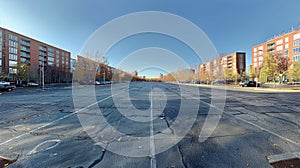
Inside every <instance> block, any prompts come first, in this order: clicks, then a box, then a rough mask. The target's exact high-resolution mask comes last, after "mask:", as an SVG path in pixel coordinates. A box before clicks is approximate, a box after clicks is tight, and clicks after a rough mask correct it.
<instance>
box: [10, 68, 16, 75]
mask: <svg viewBox="0 0 300 168" xmlns="http://www.w3.org/2000/svg"><path fill="white" fill-rule="evenodd" d="M9 73H11V74H16V73H17V69H16V68H9Z"/></svg>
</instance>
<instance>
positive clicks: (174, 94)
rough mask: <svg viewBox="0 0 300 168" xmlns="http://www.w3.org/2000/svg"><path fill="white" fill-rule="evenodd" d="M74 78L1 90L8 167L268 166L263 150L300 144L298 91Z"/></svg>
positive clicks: (0, 136) (1, 143) (0, 142)
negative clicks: (70, 83)
mask: <svg viewBox="0 0 300 168" xmlns="http://www.w3.org/2000/svg"><path fill="white" fill-rule="evenodd" d="M75 87H76V89H74V90H73V91H72V87H53V88H49V89H46V90H42V89H40V88H20V89H19V88H17V89H16V90H15V91H13V92H9V93H8V92H4V93H3V94H2V95H0V104H1V106H0V114H1V115H0V154H1V156H4V157H8V158H12V159H13V158H17V157H18V160H17V161H16V162H15V163H13V164H11V165H9V167H12V168H14V167H34V168H35V167H36V168H38V167H72V168H77V167H101V168H106V167H130V168H131V167H137V168H139V167H162V168H163V167H170V168H171V167H189V168H191V167H195V168H196V167H197V168H199V167H239V168H240V167H271V166H270V164H269V162H268V156H272V155H277V154H284V153H292V152H300V128H299V126H300V104H299V100H300V94H299V93H297V92H288V93H285V92H280V93H275V92H267V91H255V90H249V89H248V90H246V91H245V90H244V88H236V89H230V90H224V89H218V88H215V89H211V88H208V87H196V86H187V85H186V86H182V85H176V84H168V83H160V82H153V83H151V82H132V83H130V84H113V85H101V86H74V88H75ZM213 94H215V95H213ZM223 102H224V103H225V104H222V103H223ZM211 109H215V110H212V111H210V110H211ZM208 118H211V119H212V120H211V121H209V120H206V119H208ZM208 122H209V123H208ZM215 122H216V124H217V125H214V123H215ZM204 127H205V129H203V128H204ZM210 132H211V134H210ZM199 135H204V139H203V137H201V136H200V138H199ZM205 135H208V137H207V138H205ZM201 138H202V139H201Z"/></svg>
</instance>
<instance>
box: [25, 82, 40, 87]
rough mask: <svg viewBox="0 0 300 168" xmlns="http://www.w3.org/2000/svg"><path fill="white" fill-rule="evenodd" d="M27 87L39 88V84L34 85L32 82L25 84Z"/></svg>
mask: <svg viewBox="0 0 300 168" xmlns="http://www.w3.org/2000/svg"><path fill="white" fill-rule="evenodd" d="M27 86H28V87H37V86H39V84H37V83H34V82H29V83H27Z"/></svg>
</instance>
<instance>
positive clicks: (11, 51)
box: [9, 47, 18, 54]
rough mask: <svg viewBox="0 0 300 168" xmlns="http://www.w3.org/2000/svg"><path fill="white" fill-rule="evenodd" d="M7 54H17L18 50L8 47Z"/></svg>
mask: <svg viewBox="0 0 300 168" xmlns="http://www.w3.org/2000/svg"><path fill="white" fill-rule="evenodd" d="M9 52H10V53H13V54H18V50H17V49H16V48H12V47H9Z"/></svg>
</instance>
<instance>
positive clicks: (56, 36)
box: [0, 0, 300, 77]
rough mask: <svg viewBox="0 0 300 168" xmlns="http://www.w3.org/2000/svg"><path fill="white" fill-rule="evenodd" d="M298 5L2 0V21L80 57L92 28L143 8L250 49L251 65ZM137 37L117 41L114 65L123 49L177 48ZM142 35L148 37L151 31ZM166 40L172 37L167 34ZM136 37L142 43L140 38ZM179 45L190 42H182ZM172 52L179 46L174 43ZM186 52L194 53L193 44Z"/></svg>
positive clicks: (222, 43)
mask: <svg viewBox="0 0 300 168" xmlns="http://www.w3.org/2000/svg"><path fill="white" fill-rule="evenodd" d="M299 5H300V1H298V0H275V1H271V0H265V1H261V0H252V1H240V0H210V1H208V0H207V1H196V0H194V1H186V0H185V1H184V0H181V1H179V0H164V1H161V0H151V1H150V0H149V1H142V0H119V1H116V0H111V1H104V0H103V1H102V0H98V1H96V0H85V1H79V0H78V1H77V0H43V1H38V0H26V1H23V0H6V1H4V0H3V1H1V7H0V8H1V10H0V26H1V27H4V28H8V29H11V30H14V31H16V32H19V33H21V34H24V35H27V36H30V37H33V38H35V39H38V40H40V41H44V42H46V43H49V44H52V45H54V46H58V47H61V48H63V49H66V50H69V51H71V53H72V56H75V55H76V54H78V53H80V51H81V49H82V47H83V45H84V44H85V42H86V41H87V40H88V38H89V37H90V35H91V34H92V33H93V32H95V31H96V30H97V29H98V28H99V27H101V26H102V25H104V24H105V23H107V22H109V21H111V20H112V19H114V18H117V17H120V16H122V15H126V14H129V13H133V12H141V11H162V12H169V13H172V14H176V15H179V16H181V17H183V18H186V19H188V20H189V21H191V22H193V23H194V24H196V25H197V26H198V27H199V28H201V29H202V30H203V31H204V33H205V34H206V35H207V36H208V38H209V39H210V40H211V41H212V43H213V44H214V46H215V47H216V49H217V51H218V52H221V53H227V54H229V53H232V52H234V51H245V52H247V65H249V64H251V47H252V46H254V45H256V44H259V43H261V42H264V41H266V40H267V39H269V38H271V37H272V36H274V35H278V34H282V33H283V32H287V31H288V30H290V29H291V27H292V26H294V27H295V28H296V27H297V26H298V24H299V23H300V13H299ZM135 38H136V39H138V38H139V37H132V38H128V40H133V41H131V43H130V44H132V45H133V46H135V47H132V50H131V51H126V50H124V48H123V49H122V47H117V46H116V47H114V49H115V51H113V50H111V51H110V53H108V55H109V58H110V59H111V60H109V61H110V63H111V64H112V65H114V66H116V65H118V64H119V63H120V61H121V60H122V58H121V56H120V55H121V54H120V53H122V54H123V51H124V52H125V51H126V52H128V53H130V52H133V51H134V49H138V48H140V47H147V44H148V45H149V47H157V45H161V47H165V48H168V49H170V50H172V49H171V48H170V46H172V45H164V43H163V42H162V43H161V44H156V45H154V44H151V42H150V43H143V44H140V43H137V42H134V39H135ZM142 38H143V39H147V38H148V37H147V35H146V36H143V37H142ZM161 39H162V41H164V40H165V41H168V40H170V39H168V38H165V37H163V36H162V37H161ZM137 41H138V42H140V41H141V39H139V40H137ZM128 42H129V41H128ZM175 43H176V44H177V42H176V40H174V41H173V42H172V44H175ZM119 44H121V42H120V43H119ZM128 44H129V43H128ZM128 44H127V47H128ZM124 46H126V45H124ZM136 46H138V47H136ZM118 48H119V50H117V49H118ZM176 48H177V50H176ZM179 48H185V47H184V45H181V47H179ZM173 51H174V52H175V53H176V51H179V50H178V47H174V49H173ZM186 51H187V52H186V53H191V52H190V51H188V49H187V50H186ZM114 53H115V54H116V55H114ZM117 54H118V56H117ZM186 55H189V54H182V57H183V59H185V60H189V58H184V57H187V56H186ZM188 63H189V64H197V63H198V61H197V60H190V61H188ZM199 63H200V62H199ZM136 64H137V63H136ZM156 73H157V72H156ZM147 75H150V73H148V74H147ZM153 76H155V77H156V76H157V75H156V74H155V75H154V74H153Z"/></svg>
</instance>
